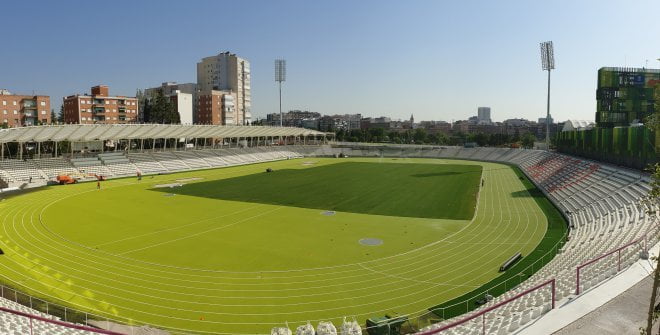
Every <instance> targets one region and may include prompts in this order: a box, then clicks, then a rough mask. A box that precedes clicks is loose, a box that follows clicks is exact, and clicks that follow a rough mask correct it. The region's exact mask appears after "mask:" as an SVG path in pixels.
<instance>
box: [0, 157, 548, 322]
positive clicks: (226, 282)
mask: <svg viewBox="0 0 660 335" xmlns="http://www.w3.org/2000/svg"><path fill="white" fill-rule="evenodd" d="M267 167H271V168H273V169H274V170H275V171H274V172H273V173H265V172H263V171H264V170H265V169H266V168H267ZM482 178H483V180H484V181H485V185H484V186H483V187H482V188H480V180H481V179H482ZM172 183H183V184H185V185H183V186H182V187H173V188H170V187H166V188H159V187H156V186H159V185H160V186H162V185H166V184H172ZM527 188H528V186H526V185H524V184H523V183H522V182H521V181H520V179H519V177H518V176H517V175H516V173H515V171H514V170H513V169H511V168H510V167H508V166H506V165H501V164H495V163H483V162H468V161H450V160H425V159H354V158H351V159H311V158H305V159H297V160H287V161H280V162H272V163H264V164H255V165H248V166H239V167H232V168H224V169H216V170H204V171H195V172H186V173H180V174H172V175H163V176H154V177H145V178H144V179H143V180H142V181H141V182H138V181H137V180H135V179H134V178H130V179H119V180H111V181H107V182H105V183H104V184H103V188H102V190H100V191H98V190H96V185H95V183H94V184H93V183H85V184H78V185H67V186H56V187H48V188H45V189H43V190H40V191H36V192H31V193H27V194H24V195H20V196H16V197H11V198H8V199H6V200H5V201H2V202H0V221H1V222H2V230H0V241H1V243H0V244H1V247H2V249H3V250H4V251H5V255H3V256H0V274H1V275H2V277H3V279H4V281H5V282H6V283H8V284H10V285H12V286H15V287H18V288H20V289H21V290H23V291H25V292H28V293H30V294H33V295H36V296H39V297H42V298H44V299H47V300H50V301H55V302H58V303H62V304H66V305H68V306H72V307H75V308H77V309H80V310H84V311H88V312H92V313H95V314H99V315H104V316H105V315H107V316H109V317H112V318H114V319H118V320H131V321H133V322H135V323H138V324H141V323H148V324H153V325H156V326H160V327H165V328H170V329H188V330H193V331H199V332H213V333H227V334H229V333H231V334H240V333H245V334H247V333H268V332H269V330H270V328H271V327H273V326H276V325H283V324H284V322H286V321H288V322H289V325H290V326H291V327H292V328H295V327H296V326H297V325H299V324H302V323H304V322H306V321H307V320H312V321H314V320H330V321H333V322H335V324H338V323H339V322H340V321H341V318H342V317H343V316H349V317H352V316H354V317H356V318H357V319H358V320H360V322H361V323H362V324H363V323H364V322H363V321H364V320H365V319H366V318H368V317H372V316H379V315H383V314H385V313H391V312H397V313H400V314H409V315H411V316H415V315H419V314H423V313H425V312H426V311H427V309H428V308H430V307H432V306H436V305H438V304H441V303H443V302H446V301H450V300H452V299H456V298H458V297H461V296H463V295H464V294H466V293H469V292H471V291H473V290H475V289H477V288H478V287H480V286H482V285H484V284H487V283H490V282H492V281H493V280H497V279H498V278H501V277H502V276H503V275H502V274H500V273H498V271H497V270H498V268H499V266H500V264H501V263H502V262H504V261H505V260H506V259H507V258H509V257H510V256H511V255H512V254H513V253H515V252H518V251H520V252H522V253H523V255H524V256H526V255H529V254H530V253H531V252H532V251H533V250H534V249H535V247H537V245H539V243H540V242H541V241H542V239H543V237H544V235H545V234H546V232H547V229H548V220H547V218H546V215H544V210H546V209H542V208H541V207H539V205H538V204H537V200H535V198H534V197H532V195H531V194H530V193H529V192H527ZM477 198H478V199H477ZM475 207H476V211H475ZM326 210H332V211H336V213H335V215H324V211H326ZM362 238H377V239H381V240H382V241H383V244H382V245H379V246H366V245H362V244H360V243H358V241H359V240H360V239H362Z"/></svg>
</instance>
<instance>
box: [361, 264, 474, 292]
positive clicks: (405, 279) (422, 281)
mask: <svg viewBox="0 0 660 335" xmlns="http://www.w3.org/2000/svg"><path fill="white" fill-rule="evenodd" d="M360 267H361V268H363V269H365V270H367V271H369V272H373V273H377V274H379V275H382V276H385V277H388V278H394V279H398V280H403V281H411V282H415V283H420V284H431V285H441V286H453V287H469V288H478V287H479V286H474V285H454V284H444V283H434V282H430V281H426V280H417V279H412V278H405V277H401V276H395V275H392V274H389V273H386V272H382V271H376V270H374V269H370V268H368V267H366V266H364V265H362V264H360Z"/></svg>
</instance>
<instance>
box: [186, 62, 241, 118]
mask: <svg viewBox="0 0 660 335" xmlns="http://www.w3.org/2000/svg"><path fill="white" fill-rule="evenodd" d="M197 89H198V92H199V95H200V99H201V96H207V97H212V96H214V94H213V92H212V91H224V92H223V93H224V94H225V95H227V96H231V95H235V98H236V102H235V111H236V112H235V114H234V115H232V114H233V113H228V114H227V115H224V116H223V117H221V118H220V120H223V121H222V122H223V124H227V125H232V124H234V125H245V124H248V123H250V122H251V120H252V114H251V112H250V106H251V103H250V100H251V97H250V63H249V62H248V61H247V60H245V59H243V58H240V57H238V56H236V55H235V54H232V53H229V52H223V53H220V54H218V55H216V56H211V57H205V58H203V59H202V61H201V62H199V63H197ZM215 95H217V94H215ZM211 100H212V99H208V101H209V102H210V101H211ZM200 103H201V101H200ZM200 113H201V112H200Z"/></svg>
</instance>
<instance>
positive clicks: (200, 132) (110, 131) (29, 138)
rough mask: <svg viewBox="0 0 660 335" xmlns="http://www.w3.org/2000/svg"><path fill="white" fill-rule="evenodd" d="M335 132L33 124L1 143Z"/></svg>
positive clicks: (7, 132)
mask: <svg viewBox="0 0 660 335" xmlns="http://www.w3.org/2000/svg"><path fill="white" fill-rule="evenodd" d="M332 136H334V134H332V133H323V132H320V131H316V130H310V129H304V128H293V127H264V126H212V125H163V124H112V125H110V124H99V125H83V124H72V125H58V126H33V127H21V128H10V129H2V130H0V143H10V142H47V141H53V142H62V141H69V142H75V141H78V142H81V141H85V142H86V141H107V140H129V139H155V138H252V137H322V138H326V137H332Z"/></svg>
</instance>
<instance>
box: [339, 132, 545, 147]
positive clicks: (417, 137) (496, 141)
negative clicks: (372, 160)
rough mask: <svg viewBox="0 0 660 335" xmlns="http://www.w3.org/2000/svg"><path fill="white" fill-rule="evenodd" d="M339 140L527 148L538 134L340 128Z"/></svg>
mask: <svg viewBox="0 0 660 335" xmlns="http://www.w3.org/2000/svg"><path fill="white" fill-rule="evenodd" d="M335 135H336V139H337V141H343V142H369V143H396V144H436V145H464V144H465V143H476V144H477V145H478V146H492V147H496V146H510V145H512V144H518V145H520V146H522V147H525V148H532V147H533V146H534V141H536V140H537V139H536V136H534V134H531V133H526V134H523V135H518V134H514V135H509V134H484V133H470V134H466V133H462V132H457V133H454V134H451V135H446V134H444V133H429V132H427V131H426V129H424V128H417V129H407V130H405V131H386V130H385V129H383V128H370V129H353V130H349V131H347V130H344V129H340V130H338V131H336V132H335Z"/></svg>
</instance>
